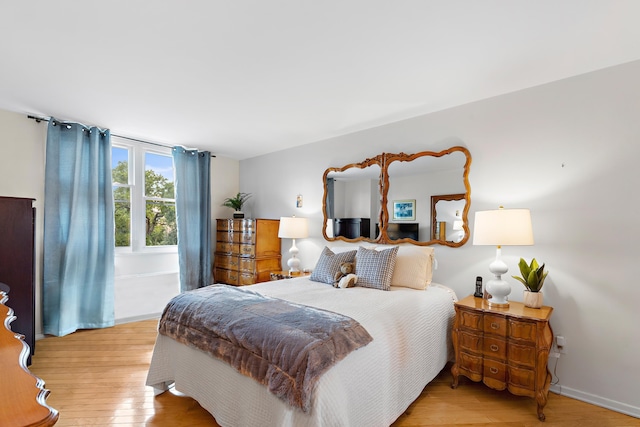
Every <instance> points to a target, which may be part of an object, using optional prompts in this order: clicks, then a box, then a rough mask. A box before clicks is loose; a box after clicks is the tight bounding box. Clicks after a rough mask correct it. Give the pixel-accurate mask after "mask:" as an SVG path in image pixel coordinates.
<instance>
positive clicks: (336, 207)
mask: <svg viewBox="0 0 640 427" xmlns="http://www.w3.org/2000/svg"><path fill="white" fill-rule="evenodd" d="M381 171H382V169H381V167H380V164H378V163H376V162H367V163H366V164H360V163H359V164H353V165H348V166H347V167H344V168H340V169H333V168H332V169H328V170H327V172H325V180H324V182H325V209H324V212H325V224H324V233H323V234H324V236H325V238H327V239H330V240H331V239H336V238H340V239H347V240H353V239H357V240H368V241H375V240H376V239H377V237H378V224H379V222H380V221H379V216H380V174H381Z"/></svg>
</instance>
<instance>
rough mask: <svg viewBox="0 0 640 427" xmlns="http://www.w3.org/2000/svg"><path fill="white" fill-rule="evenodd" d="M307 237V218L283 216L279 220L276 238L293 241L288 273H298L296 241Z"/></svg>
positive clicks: (298, 262) (298, 261)
mask: <svg viewBox="0 0 640 427" xmlns="http://www.w3.org/2000/svg"><path fill="white" fill-rule="evenodd" d="M308 236H309V225H308V222H307V218H296V217H295V216H293V217H288V216H283V217H281V218H280V227H279V228H278V237H280V238H281V239H282V238H284V239H293V243H292V244H291V249H289V254H291V258H289V260H288V261H287V265H288V266H289V273H294V272H298V271H300V260H299V259H298V247H297V246H296V239H302V238H304V237H308Z"/></svg>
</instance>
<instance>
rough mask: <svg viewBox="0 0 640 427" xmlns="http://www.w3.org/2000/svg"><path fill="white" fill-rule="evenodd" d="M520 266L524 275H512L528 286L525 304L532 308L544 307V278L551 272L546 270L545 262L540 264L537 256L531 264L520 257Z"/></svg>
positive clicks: (525, 293) (525, 292)
mask: <svg viewBox="0 0 640 427" xmlns="http://www.w3.org/2000/svg"><path fill="white" fill-rule="evenodd" d="M518 267H520V274H521V275H522V277H518V276H511V277H513V278H514V279H516V280H519V281H520V283H522V284H523V285H524V287H525V288H527V289H526V290H525V291H524V305H525V306H527V307H531V308H540V307H542V285H544V279H546V278H547V274H549V272H548V271H544V264H542V265H538V261H536V259H535V258H533V259H532V260H531V263H530V264H527V262H526V261H525V260H524V259H523V258H520V262H519V263H518Z"/></svg>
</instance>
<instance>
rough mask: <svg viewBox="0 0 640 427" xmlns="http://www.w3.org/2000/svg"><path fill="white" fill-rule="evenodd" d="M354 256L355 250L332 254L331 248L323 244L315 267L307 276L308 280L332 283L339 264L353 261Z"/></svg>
mask: <svg viewBox="0 0 640 427" xmlns="http://www.w3.org/2000/svg"><path fill="white" fill-rule="evenodd" d="M355 257H356V251H355V250H353V251H347V252H340V253H337V254H334V253H333V251H332V250H331V249H329V248H328V247H326V246H325V247H324V249H323V250H322V253H321V254H320V258H319V259H318V263H317V264H316V268H314V269H313V271H312V272H311V276H309V280H313V281H314V282H322V283H328V284H330V285H333V282H334V281H335V276H336V272H338V270H339V269H340V264H342V263H343V262H353V261H354V259H355Z"/></svg>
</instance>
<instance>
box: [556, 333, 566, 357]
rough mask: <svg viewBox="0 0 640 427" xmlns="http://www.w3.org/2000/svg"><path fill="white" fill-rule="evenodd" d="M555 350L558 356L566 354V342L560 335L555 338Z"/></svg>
mask: <svg viewBox="0 0 640 427" xmlns="http://www.w3.org/2000/svg"><path fill="white" fill-rule="evenodd" d="M556 348H557V349H558V352H559V353H560V354H567V340H566V339H565V338H564V336H562V335H558V336H557V337H556Z"/></svg>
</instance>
